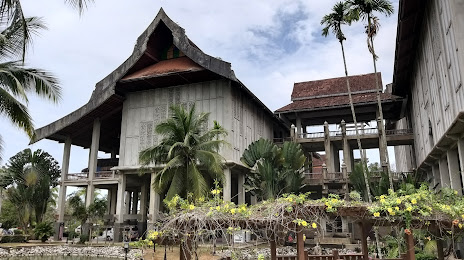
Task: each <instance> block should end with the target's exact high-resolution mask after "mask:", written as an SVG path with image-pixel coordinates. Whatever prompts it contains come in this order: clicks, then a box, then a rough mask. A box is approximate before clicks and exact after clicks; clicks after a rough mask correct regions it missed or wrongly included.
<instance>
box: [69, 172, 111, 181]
mask: <svg viewBox="0 0 464 260" xmlns="http://www.w3.org/2000/svg"><path fill="white" fill-rule="evenodd" d="M94 177H95V179H112V178H114V172H113V171H99V172H96V173H95V175H94ZM88 178H89V173H88V172H79V173H68V174H67V176H66V180H67V181H80V180H87V179H88Z"/></svg>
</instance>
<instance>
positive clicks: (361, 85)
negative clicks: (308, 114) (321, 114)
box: [292, 72, 382, 100]
mask: <svg viewBox="0 0 464 260" xmlns="http://www.w3.org/2000/svg"><path fill="white" fill-rule="evenodd" d="M377 75H378V77H379V84H380V86H382V77H381V73H380V72H378V73H377ZM349 80H350V88H351V92H352V93H355V92H359V91H370V90H371V91H372V90H376V89H377V87H376V84H375V77H374V73H371V74H363V75H355V76H349ZM337 94H338V95H340V94H346V95H348V91H347V88H346V79H345V77H340V78H332V79H322V80H314V81H307V82H300V83H295V84H294V85H293V92H292V100H299V99H304V98H317V97H318V96H322V97H323V96H328V95H337Z"/></svg>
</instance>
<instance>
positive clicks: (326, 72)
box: [0, 0, 398, 172]
mask: <svg viewBox="0 0 464 260" xmlns="http://www.w3.org/2000/svg"><path fill="white" fill-rule="evenodd" d="M21 2H22V4H23V9H24V12H25V14H26V15H27V16H41V17H43V18H44V20H45V21H46V24H47V26H48V30H47V31H43V32H42V33H41V35H39V36H37V37H35V38H34V45H33V47H32V48H31V50H30V52H29V53H28V55H27V58H26V59H27V61H26V62H27V65H28V66H31V67H37V68H42V69H46V70H49V71H51V72H53V73H54V75H55V76H56V77H58V78H59V80H60V82H61V86H62V88H63V98H62V100H61V102H60V103H59V104H57V105H53V104H50V103H48V102H45V101H42V100H38V99H36V98H32V99H31V102H30V103H29V109H30V112H31V114H32V117H33V118H34V123H35V126H36V128H38V127H42V126H44V125H47V124H49V123H51V122H54V121H55V120H58V119H59V118H61V117H63V116H65V115H67V114H69V113H70V112H72V111H74V110H76V109H78V108H79V107H81V106H82V105H84V104H85V103H87V101H88V100H89V98H90V95H91V94H92V90H93V89H94V86H95V83H97V82H98V81H99V80H101V79H102V78H103V77H105V76H106V75H108V74H109V73H110V72H112V71H113V70H114V69H115V68H116V67H118V66H119V65H120V64H121V63H122V62H123V61H124V60H125V59H126V58H128V57H129V55H130V54H131V53H132V50H133V47H134V44H135V41H136V39H137V37H138V36H139V35H140V34H141V33H142V32H143V31H144V30H145V29H146V27H147V26H148V25H149V24H150V22H151V21H152V20H153V19H154V18H155V16H156V14H157V13H158V11H159V9H160V7H163V8H164V10H165V11H166V13H167V14H168V16H169V17H170V18H171V19H172V20H173V21H175V22H177V23H178V24H179V25H180V26H181V27H183V28H184V29H185V31H186V34H187V35H188V37H189V38H190V39H191V40H192V41H193V42H195V44H196V45H197V46H199V47H200V49H202V50H203V51H204V52H205V53H207V54H209V55H211V56H214V57H220V58H221V59H223V60H225V61H228V62H230V63H231V64H232V68H233V69H234V71H235V74H236V76H237V77H238V78H239V79H240V80H241V81H242V82H243V83H244V84H245V85H246V86H247V87H248V88H249V89H250V90H251V91H253V92H254V93H255V95H256V96H257V97H258V98H260V99H261V100H262V102H263V103H264V104H266V105H267V106H268V107H269V108H270V109H271V110H273V111H274V110H276V109H278V108H280V107H282V106H284V105H286V104H288V103H290V94H291V91H292V88H293V83H294V82H301V81H309V80H318V79H324V78H331V77H339V76H343V75H344V74H343V62H342V58H341V51H340V46H339V43H338V41H337V40H336V39H335V38H334V36H333V35H330V36H329V37H327V38H324V37H322V36H321V29H322V27H321V25H320V24H319V23H320V20H321V18H322V17H323V15H324V14H326V13H328V12H330V11H331V8H332V6H333V5H334V3H335V2H336V1H333V0H324V1H321V0H252V1H250V0H231V1H218V0H169V1H160V0H156V1H155V0H96V1H95V3H94V4H91V5H90V6H89V9H88V10H87V11H86V12H85V13H84V14H83V15H82V16H81V17H79V15H78V13H77V11H76V10H73V9H72V8H71V7H69V6H66V5H65V4H64V0H48V1H46V4H45V3H44V1H37V0H22V1H21ZM394 7H395V13H394V14H393V15H392V16H391V17H388V18H387V17H384V16H379V17H380V22H381V28H380V33H379V35H378V36H377V38H376V39H375V47H376V51H377V53H378V55H379V56H380V59H379V61H378V69H379V71H381V72H382V80H383V84H384V85H385V84H388V83H391V82H392V71H393V59H394V53H395V39H396V25H397V21H396V20H397V9H398V1H397V0H395V1H394ZM344 31H345V34H346V38H347V41H346V42H345V50H346V57H347V63H348V71H349V73H350V74H351V75H354V74H364V73H372V72H373V66H372V58H371V56H370V54H369V52H368V50H367V46H366V36H365V34H364V25H363V24H362V23H361V22H359V23H357V24H354V25H352V26H351V27H345V28H344ZM0 125H1V130H0V134H1V135H2V136H3V140H4V144H3V145H4V151H3V156H2V157H3V159H4V160H3V162H2V163H0V165H1V164H4V163H6V161H7V160H8V158H10V157H11V156H13V155H14V154H16V153H17V152H19V151H21V150H23V149H25V148H27V147H28V143H29V140H28V138H27V136H26V134H25V133H23V132H22V131H21V130H19V129H18V128H16V127H13V126H12V125H11V123H10V122H9V121H7V120H5V119H4V118H0ZM31 148H32V149H34V150H35V149H43V150H45V151H47V152H49V153H50V154H52V155H53V156H54V157H55V158H56V159H57V160H58V161H59V162H60V163H61V160H62V153H63V144H58V143H57V142H54V141H49V140H42V141H40V142H38V143H36V144H34V145H32V146H31ZM390 157H391V159H390V161H393V158H392V157H393V154H392V152H390ZM376 160H378V158H377V156H376V155H374V154H373V155H372V158H371V161H376ZM87 162H88V151H87V150H83V149H81V148H79V147H75V146H73V148H72V151H71V165H70V172H80V171H81V169H83V168H85V167H87Z"/></svg>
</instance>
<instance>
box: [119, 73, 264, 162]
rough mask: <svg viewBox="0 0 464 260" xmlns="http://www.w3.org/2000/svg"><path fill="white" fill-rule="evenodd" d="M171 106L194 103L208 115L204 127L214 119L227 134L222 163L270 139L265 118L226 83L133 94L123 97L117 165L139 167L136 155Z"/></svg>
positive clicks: (149, 142)
mask: <svg viewBox="0 0 464 260" xmlns="http://www.w3.org/2000/svg"><path fill="white" fill-rule="evenodd" d="M173 104H181V105H183V106H186V107H190V106H192V105H193V104H195V105H196V109H197V112H209V113H210V117H209V119H210V120H209V123H208V128H211V127H212V126H213V121H214V120H216V121H218V123H219V124H220V125H222V126H223V127H224V128H225V129H226V130H227V131H228V136H227V138H226V140H227V142H228V143H229V144H230V146H229V147H226V148H225V149H222V151H221V154H222V155H223V156H224V158H225V159H226V160H229V161H234V162H237V163H239V162H240V156H241V155H242V153H243V151H244V150H245V149H246V147H247V146H248V145H249V144H250V143H251V142H252V141H255V140H257V139H259V138H260V137H264V138H272V123H271V120H270V117H269V115H267V114H266V115H264V111H263V110H262V108H259V107H257V106H256V103H255V102H252V101H251V100H250V98H249V96H248V95H246V94H244V93H243V91H242V90H240V89H239V88H238V87H234V86H231V83H230V81H228V80H217V81H208V82H201V83H195V84H187V85H181V86H175V87H169V88H160V89H152V90H147V91H140V92H133V93H128V94H127V98H126V100H125V101H124V106H123V112H122V123H121V140H120V141H121V145H120V152H119V158H120V159H119V166H138V165H139V161H138V154H139V152H140V151H141V150H143V149H145V148H147V147H150V146H152V145H154V144H156V143H157V142H158V140H159V138H160V137H158V136H157V135H155V134H154V128H155V126H156V125H157V124H158V123H160V122H161V121H163V120H165V119H166V118H167V117H168V116H169V109H168V108H169V107H170V106H171V105H173Z"/></svg>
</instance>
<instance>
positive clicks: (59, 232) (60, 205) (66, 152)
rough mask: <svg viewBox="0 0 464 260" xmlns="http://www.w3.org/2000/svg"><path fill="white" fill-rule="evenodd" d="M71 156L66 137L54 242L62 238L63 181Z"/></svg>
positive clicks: (64, 189) (64, 202) (64, 201)
mask: <svg viewBox="0 0 464 260" xmlns="http://www.w3.org/2000/svg"><path fill="white" fill-rule="evenodd" d="M70 156H71V138H70V137H67V138H66V140H65V142H64V149H63V161H62V165H61V178H60V191H59V193H58V222H56V223H55V236H54V237H55V240H59V239H61V238H62V237H63V231H64V210H65V207H66V185H65V184H64V181H65V180H66V178H67V175H68V173H69V158H70Z"/></svg>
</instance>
